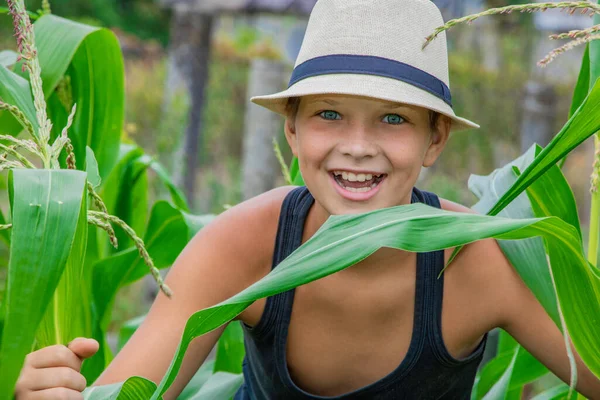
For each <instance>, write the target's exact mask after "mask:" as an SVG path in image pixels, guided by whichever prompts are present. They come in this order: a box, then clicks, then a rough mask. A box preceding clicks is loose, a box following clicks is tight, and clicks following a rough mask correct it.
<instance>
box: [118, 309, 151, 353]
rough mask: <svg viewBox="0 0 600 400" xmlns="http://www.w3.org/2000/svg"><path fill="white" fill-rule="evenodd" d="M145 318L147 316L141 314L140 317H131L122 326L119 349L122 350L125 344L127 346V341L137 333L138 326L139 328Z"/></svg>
mask: <svg viewBox="0 0 600 400" xmlns="http://www.w3.org/2000/svg"><path fill="white" fill-rule="evenodd" d="M144 319H146V316H145V315H140V316H139V317H135V318H133V319H130V320H129V321H127V322H125V323H124V324H123V325H122V326H121V329H119V343H118V345H117V349H118V351H121V349H122V348H123V346H125V344H126V343H127V341H128V340H129V339H130V338H131V336H132V335H133V334H134V333H135V331H136V330H137V328H139V327H140V325H141V324H142V322H144Z"/></svg>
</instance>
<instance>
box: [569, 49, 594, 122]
mask: <svg viewBox="0 0 600 400" xmlns="http://www.w3.org/2000/svg"><path fill="white" fill-rule="evenodd" d="M589 91H590V47H589V45H586V46H585V51H584V53H583V60H582V61H581V70H580V72H579V76H578V78H577V84H576V85H575V91H574V92H573V100H572V101H571V108H570V110H569V118H571V117H572V116H573V114H575V111H577V109H578V108H579V106H580V105H581V103H583V100H584V99H585V97H586V96H587V94H588V92H589Z"/></svg>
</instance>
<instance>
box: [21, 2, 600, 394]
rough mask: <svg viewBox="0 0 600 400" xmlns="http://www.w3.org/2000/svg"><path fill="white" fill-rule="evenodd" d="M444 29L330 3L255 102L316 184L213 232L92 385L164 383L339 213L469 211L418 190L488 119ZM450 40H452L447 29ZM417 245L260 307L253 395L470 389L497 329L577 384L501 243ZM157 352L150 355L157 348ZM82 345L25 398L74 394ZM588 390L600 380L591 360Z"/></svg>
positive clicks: (203, 235) (253, 337)
mask: <svg viewBox="0 0 600 400" xmlns="http://www.w3.org/2000/svg"><path fill="white" fill-rule="evenodd" d="M442 24H443V21H442V18H441V15H440V13H439V10H438V9H437V8H436V7H435V5H434V4H433V3H431V2H429V1H428V0H402V1H400V0H378V1H373V0H320V1H319V2H318V3H317V5H316V6H315V9H314V10H313V13H312V14H311V18H310V21H309V25H308V29H307V32H306V37H305V40H304V43H303V45H302V50H301V52H300V55H299V57H298V61H297V63H296V67H295V69H294V73H293V74H292V79H291V81H290V85H289V87H288V89H287V90H285V91H284V92H281V93H277V94H274V95H269V96H261V97H258V98H254V99H253V101H255V102H256V103H257V104H260V105H262V106H265V107H267V108H269V109H271V110H273V111H275V112H278V113H280V114H282V115H284V116H285V117H286V122H285V134H286V138H287V141H288V143H289V145H290V147H291V149H292V152H293V153H294V155H296V156H297V157H298V160H299V165H300V170H301V172H302V176H303V178H304V181H305V182H306V187H299V188H295V187H283V188H278V189H275V190H272V191H270V192H268V193H265V194H263V195H261V196H258V197H256V198H254V199H250V200H248V201H246V202H244V203H241V204H240V205H238V206H236V207H233V208H232V209H230V210H228V211H227V212H225V213H223V214H222V215H220V216H219V217H218V218H217V219H216V220H215V221H214V222H213V223H211V224H210V225H208V226H207V227H206V228H204V229H203V230H202V231H200V232H199V233H198V234H197V235H196V236H195V237H194V238H193V239H192V241H191V242H190V243H189V244H188V246H187V247H186V249H185V250H184V251H183V252H182V254H181V255H180V256H179V257H178V259H177V261H176V263H175V265H174V266H173V267H172V269H171V271H170V273H169V274H168V276H167V278H166V283H167V284H168V285H169V286H170V287H171V288H172V290H173V292H174V293H175V295H174V296H173V298H172V299H167V298H166V297H164V296H163V295H161V294H159V295H158V297H157V299H156V301H155V303H154V304H153V306H152V308H151V310H150V312H149V314H148V316H147V317H146V320H145V321H144V323H143V324H142V326H141V327H140V328H139V329H138V330H137V331H136V333H135V334H134V335H133V336H132V338H131V339H130V340H129V342H128V343H127V345H126V346H125V347H124V348H123V349H122V350H121V351H120V352H119V353H118V355H117V356H116V357H115V359H114V360H113V362H112V363H111V364H110V365H109V366H108V368H107V369H106V371H104V373H103V374H102V375H101V376H100V378H98V380H97V381H96V382H95V383H94V385H104V384H109V383H114V382H122V381H124V380H126V379H127V378H128V377H130V376H133V375H137V376H143V377H146V378H148V379H151V380H153V381H155V382H159V381H160V380H161V379H162V377H163V376H164V374H165V372H166V370H167V368H168V366H169V364H170V362H171V359H172V357H173V354H174V352H175V349H176V348H177V345H178V343H179V340H180V338H181V334H182V331H183V328H184V326H185V323H186V321H187V319H188V318H189V317H190V316H191V315H192V314H193V313H194V312H195V311H197V310H199V309H203V308H206V307H209V306H212V305H214V304H216V303H218V302H221V301H223V300H225V299H227V298H229V297H231V296H232V295H234V294H236V293H238V292H240V291H241V290H243V289H244V288H246V287H248V286H250V285H251V284H253V283H254V282H256V281H258V280H259V279H261V278H262V277H264V276H265V275H267V274H268V273H269V272H270V271H271V270H272V269H273V268H276V267H277V265H278V263H279V262H281V261H282V260H283V259H284V258H285V257H286V256H287V255H289V254H290V253H291V252H292V251H294V250H295V249H296V248H298V246H300V245H301V244H302V243H304V242H305V241H307V240H308V239H309V238H310V237H311V236H312V235H314V233H315V232H316V231H317V230H318V229H319V227H320V226H321V225H322V224H323V223H324V222H325V221H326V220H327V218H328V217H329V216H330V215H334V214H354V213H364V212H367V211H372V210H376V209H381V208H385V207H392V206H397V205H402V204H410V203H414V202H422V203H425V204H428V205H430V206H432V207H437V208H442V209H444V210H450V211H457V212H471V210H469V209H468V208H466V207H464V206H461V205H458V204H455V203H452V202H449V201H446V200H444V199H440V198H438V197H437V196H436V195H435V194H433V193H428V192H424V191H420V190H418V189H417V188H415V187H414V185H415V183H416V181H417V178H418V176H419V172H420V171H421V168H422V167H428V166H431V165H432V164H433V163H434V162H435V161H436V159H437V158H438V157H439V155H440V154H441V152H442V150H443V149H444V146H445V144H446V142H447V140H448V138H449V136H450V135H451V132H453V131H458V130H461V129H467V128H476V127H477V125H476V124H474V123H472V122H470V121H468V120H465V119H463V118H460V117H458V116H456V115H455V113H454V111H453V109H452V99H451V95H450V89H449V79H448V67H447V53H446V43H445V40H444V38H443V37H440V38H439V39H438V40H436V41H435V42H433V43H432V44H431V45H430V46H428V47H427V49H426V50H421V46H422V44H423V40H424V38H425V37H426V36H427V35H428V34H429V33H431V32H432V31H433V29H434V28H435V27H437V26H439V25H442ZM441 36H443V35H441ZM452 250H453V249H446V250H440V251H435V252H430V253H419V254H416V253H410V252H405V251H400V250H395V249H390V248H382V249H380V250H378V251H377V252H375V253H374V254H373V255H371V256H369V257H368V258H366V259H365V260H363V261H361V262H359V263H358V264H356V265H354V266H352V267H350V268H347V269H346V270H343V271H340V272H338V273H335V274H333V275H330V276H328V277H326V278H323V279H320V280H317V281H314V282H311V283H309V284H307V285H303V286H300V287H298V288H296V289H294V290H290V291H287V292H284V293H281V294H278V295H275V296H273V297H269V298H267V299H262V300H260V301H257V302H255V303H253V304H252V305H251V306H250V307H249V308H248V309H246V310H245V311H244V312H243V313H242V314H240V315H239V316H238V318H237V319H238V320H239V321H241V322H242V323H243V328H244V336H245V347H246V358H245V360H244V365H243V371H244V378H245V379H244V380H245V382H244V385H243V386H242V387H241V388H240V390H239V391H238V393H237V394H236V396H235V399H237V400H246V399H253V400H254V399H257V400H258V399H261V400H262V399H286V400H287V399H323V398H328V399H468V398H470V393H471V390H472V386H473V381H474V377H475V373H476V370H477V367H478V365H479V363H480V361H481V357H482V353H483V350H484V348H485V345H486V341H487V334H488V332H489V331H490V330H492V329H494V328H497V327H500V328H503V329H505V330H506V331H507V332H508V333H510V334H511V335H512V336H513V337H514V338H515V339H516V340H517V341H518V342H519V343H520V344H521V345H523V347H525V348H526V349H527V350H528V351H530V352H531V353H532V354H533V355H534V356H535V357H536V358H538V359H539V360H540V361H541V362H542V363H544V364H545V365H546V366H547V367H548V368H549V369H550V370H551V371H553V372H554V373H555V374H556V375H558V376H559V377H560V378H561V379H563V380H564V381H565V382H568V380H569V371H570V370H569V361H568V358H567V353H566V349H565V344H564V341H563V337H562V334H561V332H560V331H559V329H558V328H557V327H556V325H555V324H554V323H553V322H552V320H551V319H550V317H549V316H548V315H547V313H546V312H545V311H544V309H543V308H542V306H541V305H540V304H539V302H538V301H537V300H536V298H535V297H534V295H533V294H532V293H531V291H530V290H529V289H528V288H527V287H526V286H525V284H524V283H523V281H522V280H521V279H520V277H519V276H518V274H517V273H516V272H515V270H514V269H513V268H512V266H511V265H510V264H509V262H508V261H507V260H506V258H505V257H504V255H503V253H502V252H501V250H500V248H499V246H498V244H497V243H496V242H495V241H494V240H482V241H478V242H475V243H472V244H469V245H467V246H465V247H464V249H463V250H462V251H461V253H460V254H459V256H458V257H457V258H456V260H455V261H454V262H453V264H452V266H451V267H450V268H449V269H448V270H447V271H446V272H444V274H443V275H442V276H441V278H440V279H437V275H438V274H439V272H440V271H441V269H442V268H443V267H444V265H445V263H446V262H447V261H448V259H449V257H450V255H451V254H452ZM222 331H223V327H222V328H220V329H218V330H216V331H213V332H211V333H209V334H206V335H203V336H201V337H199V338H197V339H195V340H194V341H193V342H192V344H191V346H190V347H189V349H188V351H187V353H186V355H185V358H184V360H183V363H182V366H181V370H180V373H179V375H178V377H177V379H176V380H175V382H174V383H173V385H172V386H171V387H170V389H169V391H168V392H167V393H166V395H165V399H175V398H176V397H177V396H178V395H179V393H180V392H181V391H182V390H183V388H184V387H185V386H186V385H187V383H188V382H189V380H190V379H191V377H192V376H193V375H194V373H195V372H196V371H197V369H198V367H199V366H200V365H201V364H202V362H204V360H205V358H206V357H207V355H208V353H209V352H210V350H211V349H212V347H213V346H214V344H215V343H216V341H217V339H218V338H219V336H220V334H221V333H222ZM148 349H151V350H152V351H148ZM96 350H97V343H96V342H95V341H93V340H86V339H77V340H75V341H73V342H71V343H70V344H69V346H68V347H65V346H51V347H48V348H45V349H41V350H39V351H37V352H34V353H32V354H30V355H29V356H28V359H27V362H26V364H25V367H24V368H23V372H22V374H21V378H20V380H19V383H18V385H17V392H16V394H17V399H18V400H23V399H24V400H29V399H42V398H47V399H51V398H58V397H57V396H58V395H59V393H63V394H65V396H70V397H65V398H80V397H77V396H78V395H80V394H79V391H81V390H83V388H85V380H83V377H82V376H81V375H80V374H78V373H77V371H79V368H80V366H81V359H83V358H86V357H89V356H90V355H91V354H93V353H94V352H95V351H96ZM576 359H577V365H578V373H579V378H578V384H577V389H578V390H579V391H580V392H581V393H583V394H585V395H586V396H588V397H589V398H592V399H598V398H600V397H599V393H600V381H599V380H598V378H597V377H595V376H594V375H593V374H592V373H591V372H590V371H589V369H588V368H587V367H585V365H584V364H583V363H582V362H581V360H580V359H579V357H578V356H576Z"/></svg>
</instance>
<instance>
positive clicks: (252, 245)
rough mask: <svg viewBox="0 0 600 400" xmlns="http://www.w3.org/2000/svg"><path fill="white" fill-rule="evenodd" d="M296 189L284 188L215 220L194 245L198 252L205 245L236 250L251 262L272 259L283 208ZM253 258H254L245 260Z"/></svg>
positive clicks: (198, 236)
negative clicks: (209, 244) (211, 244)
mask: <svg viewBox="0 0 600 400" xmlns="http://www.w3.org/2000/svg"><path fill="white" fill-rule="evenodd" d="M293 189H294V186H284V187H279V188H276V189H273V190H270V191H268V192H266V193H263V194H261V195H259V196H256V197H253V198H251V199H249V200H246V201H244V202H242V203H240V204H238V205H236V206H234V207H232V208H230V209H229V210H227V211H225V212H224V213H222V214H220V215H219V216H218V217H217V218H215V219H214V220H213V221H212V222H211V223H210V224H209V225H207V226H206V227H205V228H204V229H202V230H201V231H200V232H198V234H197V235H196V237H194V238H193V239H192V241H191V243H190V249H189V251H192V252H193V251H194V250H195V248H196V247H197V246H202V243H203V242H206V241H209V242H212V243H214V244H218V245H219V246H220V245H225V246H226V247H227V248H229V249H230V250H233V249H235V250H236V251H239V252H241V253H238V254H239V256H240V257H242V258H244V259H246V260H248V261H250V260H256V261H258V262H259V263H260V261H261V259H262V258H264V257H267V258H268V259H269V260H270V258H271V256H272V249H273V242H274V238H275V234H276V231H277V225H278V221H279V213H280V210H281V205H282V203H283V200H284V199H285V197H286V196H287V194H288V193H289V192H290V191H291V190H293ZM245 256H250V258H245Z"/></svg>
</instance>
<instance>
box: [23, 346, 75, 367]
mask: <svg viewBox="0 0 600 400" xmlns="http://www.w3.org/2000/svg"><path fill="white" fill-rule="evenodd" d="M81 362H82V361H81V359H80V358H79V357H77V355H75V353H73V352H72V351H71V350H69V349H68V348H67V346H64V345H62V344H56V345H54V346H48V347H44V348H42V349H40V350H38V351H34V352H33V353H30V354H28V355H27V357H26V358H25V364H26V365H29V366H31V367H33V368H51V367H68V368H71V369H74V370H75V371H79V370H80V369H81Z"/></svg>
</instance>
